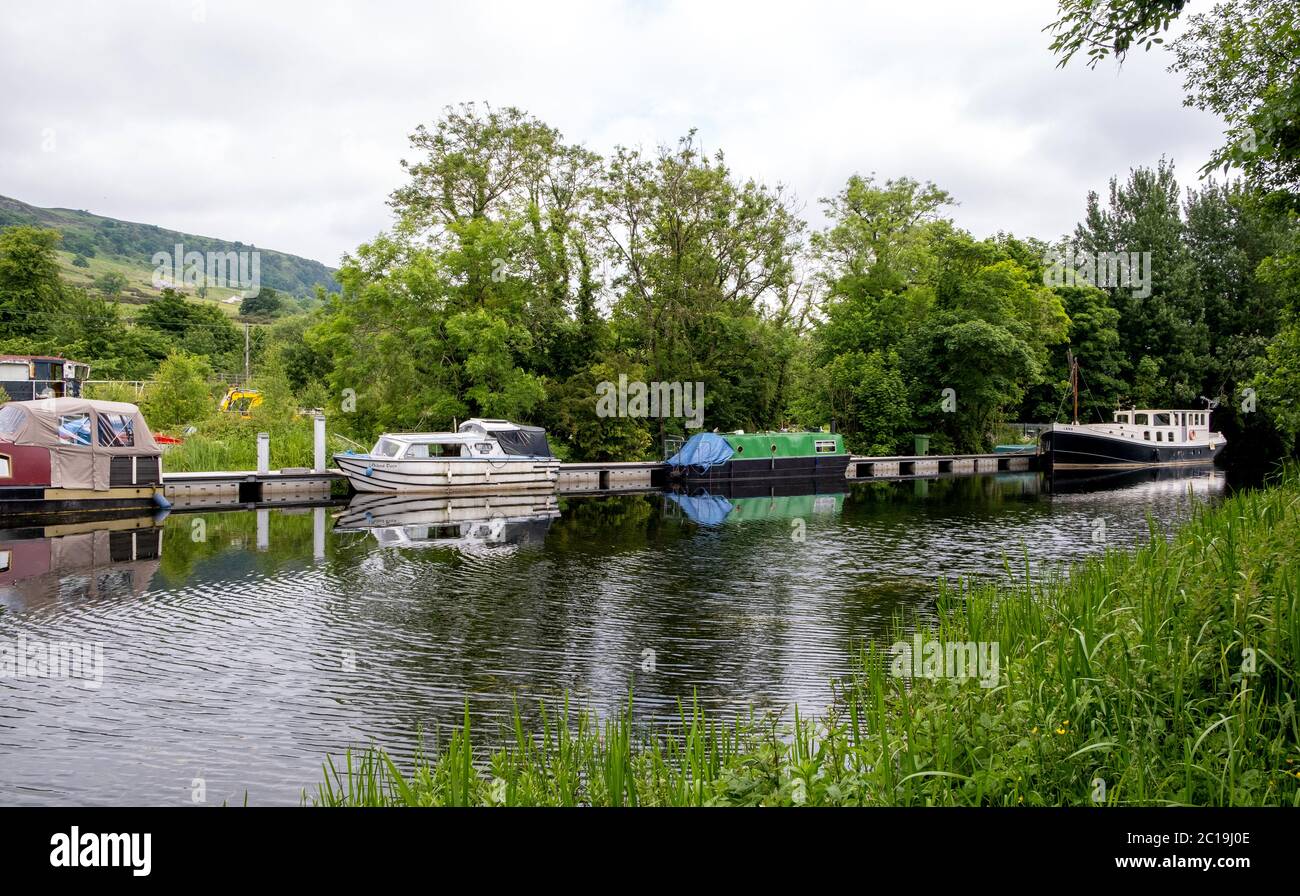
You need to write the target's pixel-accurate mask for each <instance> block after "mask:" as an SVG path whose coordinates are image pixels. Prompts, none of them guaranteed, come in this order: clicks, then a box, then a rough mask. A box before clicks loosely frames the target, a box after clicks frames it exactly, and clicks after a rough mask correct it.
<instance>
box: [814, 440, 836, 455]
mask: <svg viewBox="0 0 1300 896" xmlns="http://www.w3.org/2000/svg"><path fill="white" fill-rule="evenodd" d="M813 450H814V451H816V452H817V453H818V454H834V453H835V440H834V439H817V440H815V441H814V442H813Z"/></svg>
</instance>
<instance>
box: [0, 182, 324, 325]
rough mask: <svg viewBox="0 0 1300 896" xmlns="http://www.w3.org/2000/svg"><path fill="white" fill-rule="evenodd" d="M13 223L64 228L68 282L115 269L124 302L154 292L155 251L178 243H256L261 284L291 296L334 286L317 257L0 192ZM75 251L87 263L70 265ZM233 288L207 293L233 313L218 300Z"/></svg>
mask: <svg viewBox="0 0 1300 896" xmlns="http://www.w3.org/2000/svg"><path fill="white" fill-rule="evenodd" d="M16 225H31V226H34V227H49V228H52V229H54V230H57V231H59V232H60V233H61V234H63V242H62V244H61V246H60V248H61V250H62V251H60V252H59V263H60V266H61V267H62V268H63V275H64V278H65V279H66V281H67V282H68V283H71V284H74V285H79V286H89V285H90V284H91V283H92V282H93V281H94V280H95V278H97V277H99V276H100V275H102V274H104V273H106V272H109V271H116V272H118V273H120V274H122V275H123V276H125V277H126V279H127V287H126V289H125V290H123V292H122V296H121V300H122V301H124V302H132V301H134V302H145V301H148V300H149V299H152V298H154V297H155V296H157V295H158V290H157V289H156V288H154V286H153V274H154V264H153V256H154V253H155V252H168V253H170V252H171V251H172V248H173V247H174V246H175V245H176V244H177V243H181V244H183V245H184V247H185V251H186V252H192V251H193V252H244V251H252V250H253V249H256V250H257V251H258V252H259V253H261V254H260V259H259V264H260V274H261V282H262V285H263V286H270V287H272V288H274V289H276V290H278V291H279V292H281V293H287V294H288V295H292V296H310V295H312V294H314V292H315V290H316V287H317V286H323V287H325V288H326V289H330V290H337V289H338V284H337V283H336V282H335V280H334V269H333V268H328V267H326V266H325V265H323V264H321V263H320V262H319V261H313V260H311V259H310V258H302V257H299V256H297V255H290V254H288V253H286V252H276V251H275V250H273V249H264V248H262V247H260V246H257V247H255V246H252V245H250V244H247V243H241V242H239V241H233V242H232V241H230V240H220V239H215V238H213V237H206V236H196V235H194V234H190V233H181V232H180V231H177V230H167V229H165V228H162V227H158V226H156V225H153V224H137V223H135V222H132V221H121V220H118V219H116V218H106V217H103V216H101V215H92V214H91V213H90V212H86V211H77V210H74V209H66V208H37V207H36V206H34V205H28V204H27V203H25V202H20V201H18V200H17V199H10V198H9V197H7V196H0V229H3V228H5V227H11V226H16ZM78 256H80V257H82V258H84V259H85V260H86V262H87V264H88V267H82V266H80V265H74V264H73V261H74V259H76V258H77V257H78ZM236 292H237V290H233V289H229V288H223V287H212V288H209V289H208V290H207V296H206V298H207V299H208V300H210V301H214V302H218V303H221V304H222V308H223V310H226V311H227V312H228V313H230V314H231V315H235V314H238V310H239V306H238V305H234V304H230V305H227V304H224V302H223V300H224V299H226V298H229V297H230V296H231V295H233V294H235V293H236Z"/></svg>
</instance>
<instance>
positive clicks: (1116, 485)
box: [1043, 463, 1226, 495]
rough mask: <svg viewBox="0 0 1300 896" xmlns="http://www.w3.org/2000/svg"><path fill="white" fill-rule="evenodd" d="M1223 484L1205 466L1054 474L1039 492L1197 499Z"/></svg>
mask: <svg viewBox="0 0 1300 896" xmlns="http://www.w3.org/2000/svg"><path fill="white" fill-rule="evenodd" d="M1225 482H1226V477H1225V474H1224V472H1223V471H1222V470H1220V469H1218V468H1217V467H1215V466H1214V464H1213V463H1207V464H1203V465H1198V466H1181V467H1179V466H1164V467H1145V468H1142V469H1137V470H1133V469H1128V470H1054V471H1052V472H1051V473H1048V474H1045V475H1044V476H1043V490H1044V491H1046V492H1047V493H1048V494H1075V493H1079V492H1097V491H1114V490H1117V489H1127V488H1134V487H1136V486H1146V488H1145V489H1144V491H1146V492H1148V493H1154V492H1156V491H1169V492H1180V493H1182V492H1186V491H1188V490H1189V489H1190V490H1191V491H1192V492H1194V493H1196V494H1200V495H1211V494H1219V493H1221V492H1222V491H1223V488H1224V485H1225Z"/></svg>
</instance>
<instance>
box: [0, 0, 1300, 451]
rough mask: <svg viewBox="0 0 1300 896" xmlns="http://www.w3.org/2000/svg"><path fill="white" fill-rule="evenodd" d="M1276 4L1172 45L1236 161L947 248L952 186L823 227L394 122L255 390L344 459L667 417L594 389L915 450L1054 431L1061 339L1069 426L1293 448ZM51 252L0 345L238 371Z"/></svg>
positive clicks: (530, 143) (602, 436)
mask: <svg viewBox="0 0 1300 896" xmlns="http://www.w3.org/2000/svg"><path fill="white" fill-rule="evenodd" d="M1147 5H1152V4H1139V6H1147ZM1152 6H1154V5H1152ZM1088 8H1091V5H1090V4H1082V5H1081V4H1077V3H1073V0H1071V2H1066V3H1063V4H1062V12H1061V15H1062V18H1061V20H1060V21H1059V22H1058V23H1056V33H1057V36H1058V40H1057V43H1056V45H1055V46H1054V49H1055V50H1056V51H1057V52H1058V53H1062V54H1064V55H1065V56H1066V57H1067V58H1068V54H1069V53H1070V52H1072V51H1073V50H1074V49H1078V47H1079V46H1088V47H1095V46H1097V44H1096V43H1095V38H1094V35H1093V34H1092V33H1091V32H1090V31H1087V29H1088V28H1092V29H1094V30H1095V29H1097V28H1100V27H1101V26H1100V25H1097V23H1096V22H1094V21H1093V20H1091V19H1089V18H1088V17H1087V15H1086V14H1085V13H1084V12H1083V11H1082V10H1086V9H1088ZM1225 9H1226V12H1225V11H1224V10H1225ZM1175 14H1176V12H1170V13H1168V14H1167V15H1166V14H1163V13H1162V15H1163V18H1161V17H1160V16H1157V17H1156V19H1155V20H1154V22H1155V24H1153V25H1152V27H1158V23H1159V22H1160V21H1164V20H1165V19H1167V18H1168V17H1169V16H1171V15H1175ZM1296 16H1297V13H1296V10H1295V7H1294V5H1293V4H1288V3H1283V2H1280V0H1233V2H1230V3H1228V4H1227V5H1226V7H1224V8H1223V9H1220V8H1218V7H1216V8H1215V9H1214V10H1213V11H1208V12H1205V13H1200V14H1195V15H1192V16H1190V25H1191V27H1189V28H1188V29H1186V31H1185V33H1184V34H1183V35H1182V36H1181V37H1179V38H1177V39H1176V40H1175V41H1174V42H1173V44H1172V47H1173V57H1172V58H1173V59H1174V67H1175V69H1176V70H1177V71H1179V72H1181V73H1182V74H1183V76H1184V78H1185V86H1186V90H1187V94H1186V99H1187V102H1188V103H1189V104H1192V105H1197V106H1200V107H1202V108H1206V109H1210V110H1211V111H1213V112H1215V113H1216V114H1218V115H1220V116H1221V117H1223V119H1224V121H1225V126H1226V128H1227V134H1226V136H1225V140H1226V141H1228V142H1227V144H1226V145H1225V148H1224V150H1223V151H1222V152H1221V153H1220V154H1218V155H1216V157H1215V161H1216V162H1223V163H1232V164H1234V165H1235V166H1236V167H1237V169H1238V170H1239V171H1240V172H1241V174H1240V176H1238V177H1232V178H1229V179H1226V180H1222V179H1216V178H1215V177H1213V176H1209V177H1207V178H1206V179H1205V180H1203V181H1202V182H1201V183H1200V184H1199V185H1198V186H1197V187H1196V188H1194V189H1191V190H1187V191H1183V190H1182V189H1181V188H1180V186H1179V182H1178V180H1177V178H1176V176H1175V167H1174V162H1173V161H1171V160H1166V159H1163V158H1162V159H1143V160H1137V161H1138V162H1139V163H1138V164H1136V165H1135V166H1134V167H1133V168H1132V169H1131V170H1129V171H1127V172H1116V175H1115V177H1114V178H1113V179H1112V180H1111V181H1110V183H1109V184H1098V185H1097V187H1098V189H1097V190H1096V191H1095V192H1093V193H1090V194H1089V195H1088V196H1080V197H1078V214H1079V223H1078V225H1077V226H1076V227H1075V228H1074V229H1073V231H1072V232H1070V233H1067V234H1063V235H1050V234H1049V235H1038V236H1031V235H1012V234H1008V233H998V234H996V235H993V236H987V237H979V236H976V235H973V234H971V233H968V232H966V231H964V230H962V229H961V228H960V227H958V226H957V225H956V224H955V223H954V221H953V219H952V217H951V212H952V210H953V208H954V206H955V205H956V204H957V202H958V201H959V199H960V198H961V197H956V196H953V195H952V194H950V193H949V192H948V191H947V190H946V189H944V188H943V186H942V185H939V184H933V183H929V182H925V181H920V180H917V179H915V178H911V177H908V176H907V175H906V172H891V173H890V175H889V176H884V177H877V176H875V175H874V174H869V173H859V174H854V175H852V176H849V177H847V179H846V181H845V183H844V185H843V186H842V187H841V188H840V189H839V190H837V191H835V192H834V193H833V194H832V195H830V196H826V197H823V198H822V199H821V200H820V207H821V210H822V214H821V215H820V222H821V223H820V226H817V227H814V226H813V224H812V219H813V218H814V216H813V215H811V214H808V212H807V208H806V205H805V201H806V200H803V199H800V198H799V197H795V196H793V195H791V193H790V191H789V190H788V189H787V188H786V187H784V186H782V185H780V184H765V183H761V182H758V181H756V180H754V179H752V178H750V177H749V176H747V175H746V174H745V173H744V172H738V171H735V170H733V168H732V167H731V165H730V164H729V162H728V160H727V157H726V156H725V155H724V154H723V153H722V152H720V151H708V152H706V151H705V149H704V148H703V142H702V140H701V139H699V137H698V136H697V135H696V134H694V133H688V134H686V135H684V136H682V137H681V138H680V139H678V140H676V141H673V142H669V143H667V144H665V145H664V146H661V147H660V148H658V149H657V150H641V149H632V148H628V147H615V148H613V149H612V150H611V151H610V152H609V153H607V154H605V155H600V154H597V153H594V152H592V151H590V150H589V149H587V148H585V147H584V146H583V145H582V144H581V142H580V141H579V142H575V141H574V140H573V139H571V138H569V137H566V136H565V135H563V134H561V133H560V132H559V131H558V130H556V129H555V128H554V127H552V126H550V125H548V124H547V123H545V122H543V121H541V120H539V119H537V118H535V117H534V116H532V115H529V114H528V113H527V112H525V111H522V110H520V109H516V108H512V107H504V108H496V107H488V106H483V105H475V104H473V103H469V104H464V105H460V106H456V107H451V108H448V109H446V110H445V111H444V113H443V114H442V116H441V117H439V118H438V119H437V120H435V121H432V122H430V123H429V124H428V125H427V126H420V127H418V128H417V129H416V130H415V132H414V133H413V134H412V135H411V155H410V157H409V158H408V159H407V160H405V161H404V162H403V163H402V164H403V166H404V167H405V171H406V174H407V178H406V181H405V183H404V184H403V185H402V186H400V187H399V188H398V189H397V190H396V191H395V192H394V193H393V194H392V195H391V197H390V199H389V202H390V205H391V207H392V209H393V212H394V222H393V225H392V227H391V228H390V229H389V230H388V231H386V232H384V233H380V234H378V235H376V237H375V238H374V239H372V240H370V241H369V242H367V243H365V244H363V245H361V246H359V247H357V248H356V250H355V251H353V252H351V253H349V254H348V255H347V256H345V257H344V259H343V260H342V264H341V266H340V269H339V270H338V271H337V279H338V283H339V288H340V292H338V293H327V292H326V291H324V290H323V289H322V290H320V291H319V292H318V294H317V295H316V296H315V297H307V296H297V297H294V300H293V301H285V302H280V301H278V300H276V299H275V297H274V296H273V295H272V296H270V297H269V298H262V297H259V298H258V299H256V300H249V301H250V302H251V304H249V305H248V307H247V309H245V310H246V311H248V312H249V313H250V314H252V312H256V313H255V314H252V317H249V316H248V314H246V315H245V317H246V318H247V319H248V320H250V321H252V322H253V325H252V326H251V329H250V331H249V356H250V361H251V367H252V376H253V377H254V378H255V379H260V380H262V381H266V380H268V379H271V378H278V379H279V380H281V383H282V388H284V389H286V390H288V391H289V392H290V393H291V394H292V395H293V396H294V399H295V401H296V402H297V404H298V405H299V406H301V407H307V408H316V407H319V408H322V409H324V410H326V411H327V412H328V414H329V416H330V419H331V424H330V425H331V429H332V430H333V431H335V432H338V433H341V434H342V435H345V436H348V437H351V438H352V439H354V440H356V441H358V442H361V443H363V444H369V443H370V442H371V440H372V439H373V437H374V436H375V435H376V434H377V433H378V432H380V431H383V430H399V431H400V430H406V431H411V430H429V429H444V428H450V427H451V426H452V424H453V423H454V422H455V421H458V420H464V419H465V418H467V417H470V416H473V415H484V416H492V417H506V418H511V419H516V420H520V421H527V422H532V423H538V424H543V425H545V426H546V427H547V428H548V429H549V430H550V432H551V434H552V437H553V438H552V441H553V444H555V445H556V446H557V450H558V451H559V452H560V453H562V454H563V455H564V456H567V457H569V458H571V459H575V460H579V459H609V458H614V459H633V458H638V457H653V456H655V455H656V454H657V453H658V451H659V450H660V443H661V440H662V438H663V437H664V436H665V435H669V434H680V432H681V429H682V426H683V421H682V420H680V419H668V420H663V419H654V420H651V419H644V418H642V419H635V418H626V417H621V418H620V417H615V418H601V417H598V416H597V414H596V396H597V392H596V389H597V385H598V384H599V383H601V382H602V381H609V382H617V381H618V379H619V377H620V376H626V377H627V378H628V379H629V380H642V381H647V382H651V381H659V382H697V381H698V382H702V383H704V387H705V419H704V422H705V427H706V428H709V429H712V428H718V429H722V430H733V429H738V428H744V429H748V430H754V429H762V428H775V427H780V426H792V427H803V426H813V427H820V426H827V425H834V426H835V427H836V428H837V429H838V430H839V431H841V432H843V433H844V434H845V437H846V439H847V441H848V445H849V447H850V448H851V449H852V450H854V451H859V452H870V453H894V452H897V451H899V450H910V444H911V439H912V436H913V434H915V433H925V434H930V435H931V436H932V438H931V442H930V445H931V448H932V450H935V451H951V450H962V451H967V450H988V449H989V448H990V447H991V446H992V445H993V444H994V443H996V442H997V441H999V440H1001V439H1005V438H1006V437H1007V431H1006V430H1005V429H1004V428H1003V426H1002V424H1004V423H1006V422H1012V421H1025V422H1045V421H1048V420H1053V419H1057V420H1059V419H1064V415H1065V414H1067V413H1068V409H1067V408H1066V407H1065V401H1064V399H1065V396H1066V392H1067V391H1068V389H1067V386H1068V376H1067V366H1066V352H1067V351H1073V352H1074V354H1075V355H1076V356H1077V357H1079V358H1080V359H1081V363H1082V369H1083V386H1084V391H1083V396H1082V403H1083V407H1082V416H1084V417H1085V418H1086V419H1088V420H1095V419H1096V418H1097V415H1099V414H1107V413H1109V411H1111V410H1112V409H1113V408H1114V407H1115V406H1116V405H1119V404H1138V405H1143V406H1174V407H1194V406H1199V405H1200V403H1201V398H1202V396H1204V397H1206V398H1208V399H1210V400H1214V401H1218V402H1220V404H1219V406H1218V408H1217V411H1216V413H1215V416H1214V426H1215V428H1216V429H1218V430H1220V431H1223V432H1224V433H1225V434H1226V435H1227V436H1228V445H1229V452H1232V453H1236V454H1241V453H1243V452H1248V453H1249V452H1253V453H1254V454H1256V455H1259V456H1265V457H1267V456H1272V457H1276V456H1279V455H1284V454H1287V453H1292V452H1294V450H1295V447H1296V438H1297V434H1300V416H1297V414H1296V413H1295V411H1294V408H1295V402H1294V400H1293V397H1294V395H1295V394H1296V392H1297V390H1298V389H1300V374H1298V373H1297V371H1300V354H1298V353H1297V352H1298V351H1300V337H1298V336H1297V333H1298V332H1300V225H1298V224H1297V217H1296V210H1297V207H1300V203H1297V195H1300V180H1297V176H1296V172H1297V167H1296V165H1295V163H1294V159H1295V158H1296V153H1297V146H1296V143H1295V134H1296V133H1297V132H1296V129H1295V128H1294V126H1293V124H1294V111H1295V109H1294V100H1293V99H1290V98H1289V97H1290V94H1287V93H1286V92H1285V91H1281V90H1279V89H1278V88H1276V87H1275V85H1277V84H1290V83H1293V81H1294V74H1295V73H1294V71H1293V70H1291V69H1286V70H1275V69H1277V66H1279V65H1281V66H1283V69H1285V66H1286V65H1287V64H1288V63H1287V62H1286V60H1295V59H1297V58H1300V37H1298V35H1300V28H1298V27H1297V22H1296ZM1102 21H1104V22H1109V23H1111V24H1115V23H1116V22H1122V21H1127V19H1125V18H1124V17H1122V16H1121V17H1118V18H1105V19H1103V20H1102ZM1076 26H1077V27H1076ZM1134 27H1138V26H1136V25H1135V26H1134ZM1078 28H1083V29H1084V32H1085V34H1084V36H1083V37H1080V36H1079V32H1078ZM1139 30H1140V29H1139ZM1121 37H1123V39H1124V40H1128V39H1129V38H1128V37H1126V36H1123V35H1121ZM1107 39H1110V38H1107ZM1124 40H1117V41H1116V43H1115V46H1116V48H1117V50H1119V51H1123V50H1124V49H1125V48H1127V47H1129V46H1133V45H1135V44H1130V43H1124ZM1237 59H1249V60H1256V61H1257V62H1258V64H1257V65H1255V64H1254V63H1252V66H1253V67H1252V66H1242V65H1238V64H1236V63H1235V62H1233V60H1237ZM1278 60H1282V62H1278ZM1292 68H1293V67H1292ZM1261 72H1262V73H1266V74H1267V75H1268V77H1260V76H1259V75H1260V73H1261ZM1098 76H1100V75H1098ZM1288 104H1290V105H1288ZM1287 122H1291V124H1290V125H1288V124H1287ZM1247 131H1248V132H1249V133H1247ZM1246 136H1249V137H1250V138H1251V139H1250V140H1246V139H1245V137H1246ZM107 232H108V231H105V233H107ZM149 232H150V231H148V229H147V228H145V229H141V230H139V231H138V232H136V231H132V234H133V237H132V239H133V241H134V242H131V243H130V245H131V246H136V247H137V248H140V244H139V240H140V239H143V238H145V237H147V235H148V233H149ZM97 233H98V231H97ZM110 235H112V234H110ZM85 238H86V233H84V232H82V231H81V230H77V229H73V230H67V229H66V228H65V232H64V233H63V243H64V244H67V243H69V242H70V241H71V242H76V243H77V244H78V245H80V243H82V242H84V241H85ZM106 238H107V237H105V239H106ZM96 239H97V240H98V239H100V237H99V236H96ZM101 244H102V245H108V244H106V243H102V240H101V242H97V243H96V244H95V245H96V246H100V245H101ZM58 245H59V242H58V239H57V234H54V232H53V231H49V230H40V229H37V228H33V227H30V226H10V227H8V228H6V229H4V230H3V231H2V232H0V351H4V352H14V353H23V352H37V351H40V352H61V353H63V354H65V355H67V356H70V357H75V358H77V359H79V360H84V361H88V362H90V363H92V365H93V369H94V375H95V377H96V378H99V379H133V380H143V379H147V380H151V381H154V384H153V385H152V386H150V387H149V388H150V389H152V390H153V391H155V392H158V391H162V390H165V389H166V388H167V387H166V385H165V384H163V383H161V382H160V381H159V380H158V378H157V377H156V373H157V371H158V370H159V365H160V364H162V362H163V361H164V360H165V359H167V358H168V357H169V356H173V355H177V354H179V353H185V354H188V355H193V356H197V357H201V358H202V359H204V360H205V361H206V363H207V365H208V369H209V371H210V377H211V381H210V382H209V384H208V392H209V394H208V399H209V403H210V404H213V405H215V402H216V400H217V398H218V397H219V395H220V394H221V391H222V389H223V387H224V384H225V383H228V382H230V381H232V380H241V379H243V373H242V371H243V369H244V363H243V361H244V359H243V354H244V334H243V333H242V332H240V329H239V328H238V326H237V325H236V324H235V323H233V322H232V320H231V319H230V317H229V315H228V314H226V313H223V312H222V311H221V310H219V309H218V307H216V306H214V305H213V304H212V303H211V302H207V303H204V302H200V301H198V296H197V295H193V294H189V293H185V294H182V293H183V292H184V291H183V290H182V291H174V290H165V291H164V294H163V295H162V297H160V298H158V299H156V300H155V301H152V302H150V303H149V304H145V305H142V306H140V305H129V306H123V305H119V304H117V303H116V302H115V301H114V299H115V297H120V296H119V295H118V293H120V289H121V285H120V283H117V284H115V283H114V282H112V280H111V278H100V279H99V280H96V281H95V283H97V284H100V285H98V286H90V287H77V286H71V285H69V284H67V283H63V282H62V281H61V280H60V277H59V272H58V266H57V264H55V263H54V260H53V253H55V251H56V249H57V247H58ZM113 245H116V244H113ZM124 245H125V244H124ZM172 249H173V246H172V245H171V238H170V237H168V241H167V244H166V245H159V246H148V245H144V246H143V248H140V251H145V250H153V251H167V252H170V251H172ZM1134 253H1135V254H1134ZM1121 256H1122V257H1123V259H1124V267H1121V266H1120V262H1119V258H1120V257H1121ZM1067 259H1068V261H1067ZM1067 269H1068V270H1067ZM1080 270H1082V271H1084V272H1085V274H1084V275H1080V276H1073V274H1074V272H1076V271H1080ZM1125 273H1126V274H1127V275H1128V276H1127V279H1125V278H1124V277H1123V275H1124V274H1125ZM1094 274H1095V276H1093V275H1094ZM1107 275H1109V279H1107ZM101 280H102V281H103V282H102V283H100V281H101ZM295 282H297V281H295ZM115 290H116V292H115ZM267 292H268V291H267V289H266V288H265V286H264V289H263V294H264V295H265V294H266V293H267ZM271 292H273V291H271ZM300 300H305V301H300ZM122 308H131V309H139V311H138V314H135V315H127V314H124V313H122V312H121V310H120V309H122ZM150 400H151V401H153V402H155V403H158V402H162V401H164V399H163V398H161V397H157V396H155V397H152V398H151V399H150ZM255 416H256V414H255ZM166 426H168V427H173V426H175V427H179V428H182V429H184V428H188V427H189V426H196V427H198V430H199V435H198V440H201V441H204V442H206V443H208V444H209V446H211V444H213V443H215V442H216V441H217V440H219V439H224V438H226V437H227V436H229V437H237V436H238V437H242V434H240V433H238V432H236V431H234V430H231V431H229V432H227V431H226V429H225V428H223V427H220V426H218V425H216V423H215V422H214V421H213V420H212V419H211V415H208V416H207V417H205V418H202V419H200V418H197V417H196V418H194V419H185V420H178V421H168V422H167V424H166ZM205 450H206V449H205ZM242 450H243V449H237V450H236V453H238V451H242ZM250 450H251V449H250ZM193 453H194V454H196V455H198V454H201V453H202V452H199V451H197V450H196V451H195V452H193ZM181 456H182V455H177V457H178V458H179V457H181ZM229 462H232V463H233V462H234V460H233V456H232V459H231V460H230V461H229Z"/></svg>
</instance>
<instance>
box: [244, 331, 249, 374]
mask: <svg viewBox="0 0 1300 896" xmlns="http://www.w3.org/2000/svg"><path fill="white" fill-rule="evenodd" d="M248 379H249V377H248V324H244V385H245V386H247V385H248Z"/></svg>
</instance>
